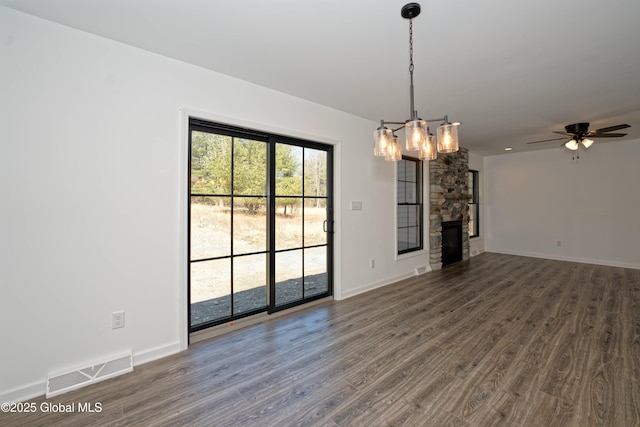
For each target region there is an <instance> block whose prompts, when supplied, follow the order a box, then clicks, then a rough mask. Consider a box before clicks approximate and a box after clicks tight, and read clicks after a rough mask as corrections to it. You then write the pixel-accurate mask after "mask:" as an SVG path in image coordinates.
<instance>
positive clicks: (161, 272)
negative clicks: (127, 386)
mask: <svg viewBox="0 0 640 427" xmlns="http://www.w3.org/2000/svg"><path fill="white" fill-rule="evenodd" d="M182 107H187V108H189V109H194V110H198V111H203V112H206V113H207V114H209V115H211V116H212V117H225V118H228V121H229V122H230V123H232V124H233V123H238V124H247V123H250V124H254V125H256V126H257V127H260V128H262V129H264V130H279V131H281V132H283V133H288V134H290V135H293V136H303V137H310V138H314V139H317V140H319V141H324V142H329V143H335V144H336V154H337V155H336V184H337V188H336V258H335V266H336V276H335V280H336V297H337V298H343V297H346V296H350V295H354V294H357V293H359V292H363V291H366V290H368V289H371V288H374V287H376V286H381V285H384V284H386V283H389V282H392V281H394V280H396V279H398V278H400V277H404V276H407V275H410V274H412V273H413V269H414V268H415V267H416V266H418V265H424V264H425V263H426V264H428V255H424V256H422V257H412V258H408V259H402V260H396V259H395V256H394V255H395V254H394V243H393V242H394V239H395V230H394V227H393V224H394V204H393V198H394V191H395V190H394V189H395V175H394V167H393V164H392V163H388V162H384V161H383V160H381V159H375V158H373V156H372V153H371V151H372V141H371V138H372V132H373V129H375V127H376V126H377V123H373V122H369V121H366V120H363V119H360V118H357V117H354V116H350V115H348V114H345V113H342V112H339V111H336V110H332V109H329V108H326V107H323V106H319V105H316V104H313V103H310V102H307V101H304V100H301V99H297V98H294V97H291V96H288V95H285V94H282V93H278V92H274V91H272V90H269V89H265V88H262V87H259V86H256V85H253V84H249V83H246V82H242V81H239V80H236V79H233V78H230V77H228V76H224V75H220V74H217V73H213V72H210V71H208V70H204V69H201V68H198V67H195V66H192V65H189V64H185V63H182V62H178V61H175V60H171V59H168V58H165V57H161V56H158V55H155V54H152V53H148V52H145V51H142V50H139V49H136V48H132V47H128V46H125V45H122V44H119V43H116V42H113V41H110V40H106V39H103V38H99V37H96V36H92V35H89V34H86V33H83V32H80V31H76V30H73V29H70V28H67V27H64V26H60V25H57V24H54V23H51V22H48V21H44V20H41V19H38V18H34V17H31V16H29V15H25V14H22V13H19V12H15V11H13V10H11V9H7V8H5V7H0V150H1V151H0V186H1V196H2V202H1V208H0V236H1V239H0V251H1V252H0V287H1V289H0V322H1V323H0V324H1V325H3V327H2V328H0V342H2V352H1V356H0V357H1V359H2V360H1V363H0V401H7V400H18V399H24V398H26V397H30V396H35V395H39V394H43V393H44V391H45V389H44V381H45V378H46V376H47V374H49V373H55V372H60V371H64V370H66V369H69V368H73V367H81V366H83V365H84V364H85V363H89V362H94V361H99V360H102V359H104V358H107V357H109V356H112V355H114V354H118V353H120V352H121V351H123V350H129V349H131V350H132V351H133V353H134V360H135V363H136V364H138V363H142V362H145V361H148V360H152V359H154V358H157V357H161V356H164V355H167V354H170V353H172V352H176V351H179V350H180V349H181V348H183V347H184V346H185V345H186V342H185V336H186V334H185V330H184V325H185V324H186V304H185V303H184V302H183V301H181V299H184V292H185V288H184V286H186V285H185V283H184V265H185V258H184V239H185V232H186V230H185V228H186V227H185V224H186V219H185V218H184V206H185V199H186V197H185V195H184V188H186V159H185V155H184V151H185V150H184V148H185V147H184V141H183V138H182V136H183V127H182V124H181V113H180V111H181V108H182ZM351 200H360V201H362V205H363V210H362V211H350V210H349V208H348V206H349V202H350V201H351ZM371 258H374V259H375V260H376V267H375V268H374V269H370V268H369V259H371ZM116 310H125V311H126V327H125V328H124V329H119V330H115V331H114V330H111V320H110V318H111V313H112V312H113V311H116ZM7 325H9V326H8V327H7Z"/></svg>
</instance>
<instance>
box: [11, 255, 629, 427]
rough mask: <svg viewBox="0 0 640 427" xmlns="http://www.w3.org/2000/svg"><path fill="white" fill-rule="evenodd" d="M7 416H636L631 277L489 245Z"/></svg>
mask: <svg viewBox="0 0 640 427" xmlns="http://www.w3.org/2000/svg"><path fill="white" fill-rule="evenodd" d="M33 402H35V403H36V404H37V405H38V406H39V405H41V403H42V402H52V403H58V402H61V403H64V404H69V403H73V402H90V403H96V402H99V403H101V405H102V412H101V413H99V414H95V413H94V414H87V413H84V414H82V413H78V412H74V413H73V414H48V415H46V416H45V415H43V414H42V413H41V412H40V411H38V412H37V413H35V414H33V415H26V414H19V415H16V414H0V425H14V424H15V425H29V426H35V425H47V426H53V425H61V426H62V425H64V426H70V425H82V426H86V425H91V424H95V425H114V426H118V425H167V426H173V425H205V426H249V425H255V426H293V425H296V426H298V425H300V426H303V425H314V426H400V425H406V426H420V425H425V426H447V425H458V426H492V425H505V426H545V427H546V426H563V427H564V426H580V427H583V426H625V427H626V426H633V425H636V426H637V425H640V270H632V269H623V268H615V267H603V266H595V265H588V264H577V263H569V262H561V261H551V260H543V259H534V258H525V257H516V256H508V255H499V254H488V253H486V254H482V255H480V256H477V257H474V258H473V259H471V260H470V261H465V262H461V263H457V264H454V265H451V266H448V267H446V268H444V269H443V270H442V271H438V272H432V273H427V274H425V275H422V276H419V277H415V278H411V279H407V280H404V281H401V282H399V283H397V284H394V285H389V286H386V287H384V288H381V289H378V290H375V291H372V292H369V293H367V294H364V295H360V296H356V297H353V298H350V299H348V300H345V301H338V302H329V303H326V304H322V305H319V306H316V307H312V308H310V309H308V310H305V311H301V312H297V313H294V314H292V315H288V316H284V317H281V318H277V319H273V320H270V321H268V322H266V323H264V324H260V325H257V326H251V327H248V328H246V329H243V330H238V331H235V332H233V333H230V334H228V335H224V336H221V337H218V338H215V339H211V340H209V341H206V342H201V343H198V344H194V345H192V346H191V347H190V348H189V350H188V351H185V352H182V353H180V354H177V355H175V356H171V357H167V358H164V359H162V360H159V361H156V362H151V363H148V364H145V365H141V366H138V367H136V368H135V371H134V372H133V373H131V374H127V375H124V376H121V377H118V378H115V379H112V380H108V381H105V382H102V383H99V384H95V385H93V386H90V387H87V388H84V389H80V390H77V391H74V392H70V393H67V394H65V395H61V396H58V397H56V398H53V399H50V400H48V401H45V400H44V399H43V398H41V399H35V400H33Z"/></svg>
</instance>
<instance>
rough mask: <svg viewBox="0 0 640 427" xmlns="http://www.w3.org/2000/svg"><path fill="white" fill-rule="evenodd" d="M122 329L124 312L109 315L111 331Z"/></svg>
mask: <svg viewBox="0 0 640 427" xmlns="http://www.w3.org/2000/svg"><path fill="white" fill-rule="evenodd" d="M119 328H124V310H123V311H114V312H113V313H111V329H119Z"/></svg>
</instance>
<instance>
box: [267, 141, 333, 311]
mask: <svg viewBox="0 0 640 427" xmlns="http://www.w3.org/2000/svg"><path fill="white" fill-rule="evenodd" d="M275 152H276V161H275V176H276V193H275V199H276V202H275V204H276V218H275V240H276V242H275V243H276V244H275V257H276V262H275V281H276V284H275V305H276V307H280V306H286V305H291V304H294V303H296V302H300V301H303V300H305V299H308V298H311V297H315V296H318V295H323V294H325V295H326V294H328V293H329V288H330V286H329V282H328V271H329V264H328V260H329V257H328V250H329V249H328V246H329V239H328V231H329V230H328V226H329V223H330V217H329V213H328V194H329V191H328V189H327V187H328V181H327V179H328V174H327V151H326V150H320V149H314V148H310V147H301V146H295V145H289V144H285V143H280V142H278V143H277V144H276V146H275Z"/></svg>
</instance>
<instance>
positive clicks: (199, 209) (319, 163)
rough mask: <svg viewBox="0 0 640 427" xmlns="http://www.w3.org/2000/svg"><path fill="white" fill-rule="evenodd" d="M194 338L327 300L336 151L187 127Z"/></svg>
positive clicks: (224, 129)
mask: <svg viewBox="0 0 640 427" xmlns="http://www.w3.org/2000/svg"><path fill="white" fill-rule="evenodd" d="M189 157H190V168H189V285H188V286H189V308H190V310H189V313H190V318H189V328H190V331H195V330H199V329H203V328H206V327H209V326H213V325H216V324H219V323H224V322H227V321H230V320H233V319H237V318H241V317H245V316H248V315H251V314H254V313H259V312H263V311H268V312H273V311H277V310H280V309H284V308H287V307H290V306H293V305H298V304H301V303H304V302H307V301H310V300H313V299H317V298H321V297H325V296H328V295H331V292H332V280H331V277H332V275H331V266H332V262H331V259H332V256H331V254H332V238H331V237H332V235H331V207H332V201H331V178H330V177H331V159H332V151H331V146H326V145H321V144H317V143H313V142H309V141H302V140H297V139H291V138H284V137H278V136H274V135H269V134H265V133H261V132H253V131H247V130H242V129H236V128H231V127H228V126H224V125H218V124H213V123H209V122H204V121H201V120H196V119H191V121H190V154H189Z"/></svg>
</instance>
